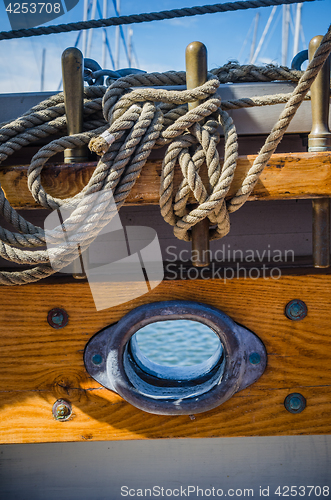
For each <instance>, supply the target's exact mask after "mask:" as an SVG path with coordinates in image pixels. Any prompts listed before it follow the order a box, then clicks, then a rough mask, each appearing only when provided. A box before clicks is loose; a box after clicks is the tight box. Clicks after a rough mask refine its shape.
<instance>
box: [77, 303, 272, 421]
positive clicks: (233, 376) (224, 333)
mask: <svg viewBox="0 0 331 500" xmlns="http://www.w3.org/2000/svg"><path fill="white" fill-rule="evenodd" d="M178 319H181V320H183V319H186V320H192V321H198V322H200V323H203V324H205V325H206V326H208V327H209V328H211V330H213V331H214V333H216V335H217V336H218V337H219V339H220V341H221V344H222V347H223V353H222V354H221V356H223V358H222V359H221V356H220V360H219V364H218V365H217V363H216V364H215V363H214V365H213V372H212V373H211V374H210V377H209V379H208V376H204V381H202V380H203V378H202V379H201V380H200V379H199V378H198V379H197V381H196V384H197V385H199V384H200V382H201V384H200V385H201V387H200V386H199V391H197V385H196V386H195V385H194V383H193V384H192V387H193V389H192V392H191V394H190V392H189V391H187V390H186V391H181V390H179V391H178V397H176V391H175V392H174V391H171V390H170V389H169V391H168V392H169V394H170V396H169V397H167V388H168V386H167V383H168V380H167V379H162V382H163V385H162V384H157V385H161V386H162V387H160V388H159V389H158V388H157V387H156V385H154V384H153V383H150V382H151V380H152V381H153V377H152V378H150V379H149V382H147V385H146V379H145V378H141V377H140V376H139V367H138V369H137V370H136V369H135V367H134V366H133V364H134V363H135V360H134V356H132V355H131V354H132V353H131V354H130V347H129V346H130V340H131V338H132V337H133V335H134V334H135V333H136V332H137V331H138V330H140V329H141V328H143V327H144V326H146V325H148V324H151V323H154V322H158V321H168V320H178ZM252 354H254V356H255V357H254V359H255V360H256V359H258V362H257V363H256V362H254V363H253V362H250V360H249V359H250V357H251V356H252ZM96 358H97V359H98V363H93V359H94V360H95V359H96ZM251 359H252V358H251ZM99 361H100V362H99ZM84 362H85V367H86V369H87V371H88V373H89V375H91V376H92V377H93V378H94V379H95V380H97V382H99V383H100V384H101V385H103V386H104V387H106V388H108V389H110V390H112V391H114V392H116V393H117V394H119V395H120V396H121V397H122V398H123V399H125V400H126V401H127V402H129V403H130V404H132V405H133V406H135V407H137V408H139V409H141V410H143V411H146V412H148V413H154V414H160V415H191V414H196V413H202V412H205V411H208V410H211V409H214V408H216V407H217V406H219V405H220V404H222V403H223V402H225V401H227V400H228V399H229V398H230V397H231V396H233V394H235V393H236V392H238V391H240V390H242V389H244V388H245V387H247V386H249V385H251V384H252V383H254V382H255V381H256V380H257V379H258V378H259V377H260V376H261V375H262V374H263V372H264V370H265V367H266V363H267V354H266V350H265V347H264V345H263V343H262V342H261V340H260V339H259V338H258V337H257V336H256V335H255V334H254V333H252V332H251V331H249V330H247V329H246V328H244V327H242V326H240V325H238V324H237V323H235V322H234V321H233V320H232V319H231V318H230V317H229V316H227V315H226V314H225V313H223V312H222V311H220V310H219V309H216V308H215V307H212V306H209V305H206V304H201V303H198V302H191V301H180V300H175V301H166V302H154V303H151V304H146V305H143V306H140V307H137V308H136V309H133V310H132V311H130V312H129V313H128V314H126V315H125V316H124V317H123V318H122V319H121V320H120V321H119V322H118V323H116V324H115V325H111V326H109V327H107V328H105V329H104V330H102V331H101V332H99V333H97V334H96V335H95V336H94V337H92V339H91V340H90V341H89V342H88V344H87V346H86V348H85V352H84ZM137 366H138V365H137ZM215 366H216V370H215ZM205 375H208V374H205ZM192 382H194V381H192ZM181 383H182V381H178V386H180V385H181ZM172 385H173V384H172ZM186 387H187V381H186ZM149 388H150V392H148V391H149ZM179 389H180V388H179ZM204 389H205V390H204ZM197 392H198V394H197Z"/></svg>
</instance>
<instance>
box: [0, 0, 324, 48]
mask: <svg viewBox="0 0 331 500" xmlns="http://www.w3.org/2000/svg"><path fill="white" fill-rule="evenodd" d="M314 1H315V0H300V2H314ZM292 3H298V0H247V1H246V2H228V3H222V4H215V5H203V6H196V7H186V8H184V9H173V10H163V11H161V12H149V13H146V14H133V15H131V16H117V17H110V18H108V19H98V20H92V21H80V22H78V23H68V24H58V25H56V26H41V27H38V28H30V29H20V30H13V31H1V32H0V40H9V39H11V38H26V37H30V36H40V35H51V34H53V33H69V32H70V31H80V30H86V29H90V28H105V27H107V26H119V25H123V24H137V23H146V22H151V21H162V20H164V19H175V18H179V17H191V16H201V15H203V14H215V13H216V12H228V11H235V10H247V9H257V8H259V7H270V6H271V5H283V4H292Z"/></svg>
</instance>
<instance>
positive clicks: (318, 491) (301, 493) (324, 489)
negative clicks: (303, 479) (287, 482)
mask: <svg viewBox="0 0 331 500" xmlns="http://www.w3.org/2000/svg"><path fill="white" fill-rule="evenodd" d="M275 495H279V496H280V497H296V496H298V497H305V496H307V497H310V496H313V497H314V498H315V497H320V496H322V497H328V496H329V495H330V488H329V486H278V488H277V489H276V491H275Z"/></svg>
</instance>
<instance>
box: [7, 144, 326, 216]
mask: <svg viewBox="0 0 331 500" xmlns="http://www.w3.org/2000/svg"><path fill="white" fill-rule="evenodd" d="M255 158H256V155H248V156H241V157H239V160H238V165H237V170H236V173H235V176H234V180H233V183H232V186H231V188H230V191H229V194H228V196H229V197H231V196H232V195H233V194H234V193H235V192H236V190H237V189H238V188H239V186H240V184H241V182H242V179H243V178H244V176H245V175H246V173H247V172H248V170H249V168H250V167H251V166H252V164H253V162H254V159H255ZM94 168H95V163H88V164H75V165H70V166H68V165H63V164H61V165H53V164H51V165H49V166H47V167H46V168H45V170H44V173H43V174H42V182H43V185H44V187H45V189H46V191H47V192H49V193H50V194H52V195H53V196H58V197H61V198H66V197H70V196H74V195H75V194H76V193H78V192H79V191H80V190H81V189H82V188H83V187H84V186H85V184H86V183H87V182H88V180H89V179H90V177H91V175H92V173H93V170H94ZM161 168H162V161H161V160H150V161H148V162H147V164H146V165H145V167H144V169H143V170H142V173H141V176H140V178H139V179H138V181H137V182H136V185H135V186H134V187H133V189H132V191H131V193H130V194H129V196H128V198H127V204H130V205H139V204H150V205H156V204H158V203H159V188H160V177H161ZM27 169H28V167H27V166H26V165H24V166H11V167H2V168H1V169H0V183H1V186H2V187H3V189H4V190H5V193H6V196H7V199H8V200H9V202H10V203H11V205H12V206H13V207H15V208H37V207H39V205H38V204H37V203H36V202H35V201H34V200H33V198H32V196H31V193H30V192H29V190H28V187H27V180H26V175H27ZM202 178H203V179H204V181H206V173H202ZM181 179H182V175H181V172H180V169H179V167H178V168H177V169H176V173H175V186H176V187H177V186H178V185H179V183H180V181H181ZM319 196H331V153H330V152H325V153H324V152H323V153H288V154H275V155H273V156H272V158H271V159H270V161H269V163H268V164H267V166H266V168H265V170H264V171H263V173H262V175H261V177H260V179H259V181H258V183H257V185H256V186H255V188H254V191H253V193H252V195H251V196H250V198H249V199H250V200H279V199H291V198H316V197H319ZM191 201H192V202H193V201H194V199H193V198H191Z"/></svg>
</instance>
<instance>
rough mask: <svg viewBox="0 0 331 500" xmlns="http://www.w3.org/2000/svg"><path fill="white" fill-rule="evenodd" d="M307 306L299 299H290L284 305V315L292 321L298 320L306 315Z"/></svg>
mask: <svg viewBox="0 0 331 500" xmlns="http://www.w3.org/2000/svg"><path fill="white" fill-rule="evenodd" d="M307 312H308V310H307V306H306V304H305V303H304V302H303V301H302V300H299V299H293V300H291V301H290V302H289V303H288V304H287V305H286V307H285V315H286V317H287V318H288V319H291V320H292V321H300V320H301V319H303V318H305V317H306V316H307Z"/></svg>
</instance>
